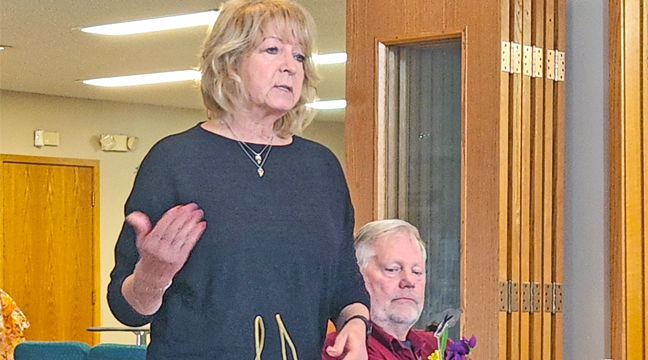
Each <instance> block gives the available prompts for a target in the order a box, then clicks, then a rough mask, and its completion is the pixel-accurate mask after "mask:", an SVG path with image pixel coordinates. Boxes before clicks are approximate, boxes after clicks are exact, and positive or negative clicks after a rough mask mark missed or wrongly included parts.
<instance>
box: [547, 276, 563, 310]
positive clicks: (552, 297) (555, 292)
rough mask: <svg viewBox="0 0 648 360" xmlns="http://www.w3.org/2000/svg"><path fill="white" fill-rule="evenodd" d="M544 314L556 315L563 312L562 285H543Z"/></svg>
mask: <svg viewBox="0 0 648 360" xmlns="http://www.w3.org/2000/svg"><path fill="white" fill-rule="evenodd" d="M544 310H545V312H549V313H552V314H557V313H561V312H563V290H562V284H558V283H551V284H545V309H544Z"/></svg>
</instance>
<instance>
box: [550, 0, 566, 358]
mask: <svg viewBox="0 0 648 360" xmlns="http://www.w3.org/2000/svg"><path fill="white" fill-rule="evenodd" d="M555 6H556V9H555V10H556V19H555V33H556V44H555V45H556V46H555V48H556V50H559V51H563V52H564V51H566V48H565V47H566V36H565V31H566V0H556V5H555ZM554 96H555V97H554V101H555V107H554V124H555V125H554V133H553V137H554V151H553V166H554V185H553V189H554V199H553V223H554V228H553V239H554V243H553V245H554V256H553V272H554V282H556V283H558V284H563V283H564V281H563V244H564V236H563V228H564V226H563V222H564V184H565V181H564V178H565V161H564V157H565V156H564V152H565V81H558V82H556V84H555V89H554ZM563 289H564V287H563ZM563 307H564V306H563ZM553 342H554V359H562V355H563V312H558V313H556V314H555V315H554V328H553Z"/></svg>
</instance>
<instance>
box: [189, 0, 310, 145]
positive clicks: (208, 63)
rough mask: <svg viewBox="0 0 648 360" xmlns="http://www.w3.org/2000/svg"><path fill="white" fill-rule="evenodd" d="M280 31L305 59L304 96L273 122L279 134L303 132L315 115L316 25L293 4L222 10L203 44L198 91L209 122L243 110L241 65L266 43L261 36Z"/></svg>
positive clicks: (237, 0) (257, 0) (263, 1)
mask: <svg viewBox="0 0 648 360" xmlns="http://www.w3.org/2000/svg"><path fill="white" fill-rule="evenodd" d="M268 29H273V30H274V29H276V30H277V31H278V32H279V34H278V35H279V36H281V37H282V38H283V39H292V38H294V39H296V40H297V42H298V43H299V45H300V47H301V50H302V51H303V53H304V56H305V57H306V61H304V62H303V66H304V83H303V87H302V93H301V96H300V97H299V100H298V101H297V104H296V105H295V107H294V108H293V109H291V110H290V111H289V112H288V113H286V114H285V115H284V116H282V117H281V118H279V119H277V120H276V121H275V123H274V130H275V132H276V133H277V135H278V136H280V137H283V138H286V137H288V136H290V135H293V134H300V133H301V131H302V130H303V129H304V128H305V127H306V126H308V124H310V122H311V121H312V119H313V117H314V116H315V113H314V111H313V110H312V109H311V108H309V107H307V106H306V103H308V102H312V101H314V100H315V92H316V89H315V84H316V82H317V81H318V80H319V76H318V75H317V72H316V70H315V65H314V63H313V61H312V54H313V52H314V42H315V21H314V20H313V18H312V17H311V15H310V14H309V13H308V12H307V11H306V10H305V9H303V8H302V7H301V6H300V5H298V4H296V3H294V2H292V1H291V0H230V1H227V2H226V3H224V4H223V5H222V6H221V9H220V15H219V16H218V19H217V20H216V22H215V23H214V25H213V26H212V29H211V32H210V34H209V35H208V36H207V38H206V39H205V43H204V46H203V51H202V56H201V64H200V72H201V81H200V88H201V92H202V96H203V102H204V103H205V106H206V107H207V118H208V119H214V118H219V117H221V116H223V115H229V114H232V113H234V112H236V111H237V110H243V108H244V106H245V103H246V101H247V99H248V94H247V92H246V90H245V88H244V86H243V81H242V80H241V76H240V74H239V73H238V72H237V70H238V65H239V63H240V61H241V60H242V59H243V58H244V57H246V56H249V55H250V54H251V52H252V51H253V50H254V49H255V48H256V47H257V46H258V45H259V44H260V43H261V42H262V41H263V32H264V31H267V30H268Z"/></svg>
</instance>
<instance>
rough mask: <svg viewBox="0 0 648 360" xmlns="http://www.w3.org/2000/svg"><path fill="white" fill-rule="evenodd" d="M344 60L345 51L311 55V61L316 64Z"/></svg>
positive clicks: (345, 59) (345, 58)
mask: <svg viewBox="0 0 648 360" xmlns="http://www.w3.org/2000/svg"><path fill="white" fill-rule="evenodd" d="M346 61H347V54H346V53H345V52H340V53H331V54H321V55H318V54H315V55H313V62H314V63H315V64H316V65H328V64H341V63H344V62H346Z"/></svg>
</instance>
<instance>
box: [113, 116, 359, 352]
mask: <svg viewBox="0 0 648 360" xmlns="http://www.w3.org/2000/svg"><path fill="white" fill-rule="evenodd" d="M251 146H253V147H255V150H256V151H260V150H261V148H262V147H261V146H258V145H257V146H255V145H254V144H251ZM264 170H265V174H264V176H263V177H259V175H258V173H257V168H256V166H255V165H254V164H253V163H252V162H251V161H250V159H249V158H248V157H247V156H246V155H245V153H244V152H243V150H242V149H241V147H240V146H239V144H238V143H237V142H236V141H234V140H231V139H227V138H225V137H222V136H219V135H216V134H213V133H211V132H208V131H206V130H204V129H202V128H201V127H200V126H199V125H198V126H196V127H194V128H191V129H190V130H187V131H185V132H183V133H180V134H176V135H172V136H170V137H167V138H165V139H163V140H161V141H160V142H158V143H157V144H156V145H155V146H154V147H153V148H152V149H151V150H150V152H149V153H148V155H147V156H146V157H145V159H144V160H143V162H142V164H141V166H140V169H139V171H138V174H137V177H136V179H135V184H134V186H133V190H132V192H131V194H130V196H129V198H128V201H127V203H126V206H125V213H126V214H129V213H131V212H133V211H135V210H139V211H142V212H143V213H145V214H147V215H148V216H149V217H150V218H151V221H152V223H153V224H155V222H156V221H157V220H159V219H160V217H161V216H162V215H163V214H164V213H165V212H166V211H167V210H168V209H170V208H171V207H173V206H175V205H177V204H187V203H190V202H194V203H196V204H198V206H199V207H200V208H201V209H203V210H204V213H205V221H206V222H207V229H206V231H205V233H204V234H203V235H202V237H201V238H200V240H198V243H197V244H196V246H195V247H194V249H193V251H192V252H191V254H190V256H189V259H188V261H187V263H186V264H185V266H184V267H183V268H182V269H181V270H180V271H179V272H178V273H177V274H176V276H175V278H174V279H173V284H172V286H171V287H170V288H169V289H168V290H167V291H166V293H165V294H164V297H163V301H162V306H161V308H160V310H159V311H158V312H157V313H156V314H154V315H152V316H142V315H140V314H138V313H137V312H135V311H134V310H133V309H132V308H131V307H130V306H129V305H128V303H127V302H126V301H125V299H124V297H123V295H122V293H121V285H122V282H123V281H124V279H125V278H126V277H127V276H128V275H130V274H131V273H132V272H133V269H134V267H135V264H136V262H137V260H138V253H137V250H136V246H135V236H134V232H133V230H132V228H131V227H130V226H129V225H127V224H124V226H123V228H122V231H121V234H120V236H119V240H118V242H117V245H116V248H115V268H114V269H113V271H112V273H111V282H110V285H109V286H108V303H109V305H110V308H111V310H112V312H113V314H114V315H115V317H116V318H117V319H118V320H119V321H121V322H122V323H124V324H126V325H129V326H140V325H144V324H147V323H149V322H150V323H151V343H150V345H149V347H148V351H147V359H148V360H153V359H155V360H158V359H173V360H177V359H185V360H193V359H219V360H227V359H232V360H240V359H253V358H254V354H255V350H254V347H255V341H254V319H255V317H256V316H257V315H260V316H261V317H262V318H263V321H264V323H265V347H264V350H263V353H262V358H264V359H271V360H278V359H281V350H280V339H279V334H278V330H277V323H276V321H275V314H280V316H281V318H282V320H283V322H284V324H285V326H286V329H287V330H288V332H289V334H290V337H291V338H292V340H293V342H294V343H295V345H296V347H297V352H298V355H299V358H300V359H301V360H307V359H317V358H319V356H320V351H321V347H322V344H323V341H324V337H325V332H326V320H327V319H329V318H335V317H337V316H338V315H339V313H340V311H341V310H342V308H344V307H345V306H346V305H349V304H351V303H355V302H360V303H364V304H365V305H367V306H368V297H367V295H366V292H365V290H364V286H363V283H362V278H361V276H360V274H359V271H358V269H357V265H356V259H355V255H354V250H353V241H352V232H353V208H352V206H351V202H350V198H349V193H348V189H347V186H346V182H345V179H344V175H343V172H342V169H341V167H340V165H339V162H338V161H337V159H336V158H335V156H334V155H333V154H332V153H331V152H330V151H329V150H328V149H326V148H325V147H324V146H322V145H319V144H317V143H314V142H312V141H309V140H305V139H303V138H301V137H298V136H294V137H293V142H292V143H291V144H289V145H286V146H275V147H272V149H271V152H270V155H269V157H268V160H267V162H266V163H265V164H264ZM287 351H288V353H290V350H289V349H287Z"/></svg>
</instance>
